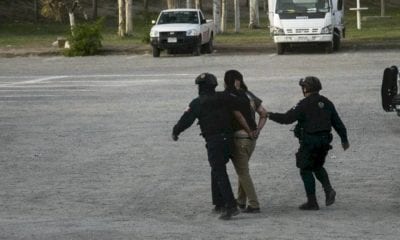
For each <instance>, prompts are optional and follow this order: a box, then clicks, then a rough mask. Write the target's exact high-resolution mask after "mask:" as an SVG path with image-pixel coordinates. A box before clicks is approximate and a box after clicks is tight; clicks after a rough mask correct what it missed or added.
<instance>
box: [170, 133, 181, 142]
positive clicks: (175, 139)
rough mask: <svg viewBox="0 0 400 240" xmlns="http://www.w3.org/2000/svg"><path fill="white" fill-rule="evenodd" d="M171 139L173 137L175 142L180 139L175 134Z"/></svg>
mask: <svg viewBox="0 0 400 240" xmlns="http://www.w3.org/2000/svg"><path fill="white" fill-rule="evenodd" d="M171 137H172V140H174V141H178V139H179V137H178V135H175V134H172V135H171Z"/></svg>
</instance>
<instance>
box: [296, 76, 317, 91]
mask: <svg viewBox="0 0 400 240" xmlns="http://www.w3.org/2000/svg"><path fill="white" fill-rule="evenodd" d="M299 85H300V86H301V87H302V88H306V89H307V92H318V91H319V90H321V89H322V85H321V82H320V81H319V79H318V78H317V77H313V76H307V77H305V78H302V79H300V81H299Z"/></svg>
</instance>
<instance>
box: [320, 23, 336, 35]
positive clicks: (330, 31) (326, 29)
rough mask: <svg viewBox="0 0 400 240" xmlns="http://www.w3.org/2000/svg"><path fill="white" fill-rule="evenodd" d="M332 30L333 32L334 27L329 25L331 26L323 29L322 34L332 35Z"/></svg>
mask: <svg viewBox="0 0 400 240" xmlns="http://www.w3.org/2000/svg"><path fill="white" fill-rule="evenodd" d="M332 30H333V27H332V25H329V26H326V27H324V28H322V29H321V33H322V34H330V33H332Z"/></svg>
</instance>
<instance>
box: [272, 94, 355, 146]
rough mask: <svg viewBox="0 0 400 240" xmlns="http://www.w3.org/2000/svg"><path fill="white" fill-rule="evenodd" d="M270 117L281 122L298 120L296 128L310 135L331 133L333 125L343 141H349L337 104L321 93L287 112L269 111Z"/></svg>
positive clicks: (307, 98)
mask: <svg viewBox="0 0 400 240" xmlns="http://www.w3.org/2000/svg"><path fill="white" fill-rule="evenodd" d="M269 118H270V119H271V120H272V121H275V122H278V123H281V124H290V123H293V122H295V121H298V122H297V126H296V128H298V129H299V128H301V129H302V131H304V134H309V135H318V134H321V133H324V132H326V133H330V132H331V128H332V127H333V128H334V129H335V131H336V132H337V133H338V135H339V136H340V139H341V141H342V143H348V139H347V130H346V127H345V126H344V124H343V122H342V120H341V119H340V117H339V115H338V113H337V111H336V109H335V106H334V105H333V103H332V102H331V101H330V100H329V99H328V98H326V97H324V96H322V95H320V94H319V93H314V94H311V95H310V96H308V97H306V98H304V99H302V100H301V101H300V102H299V103H298V104H297V105H296V106H294V107H293V108H292V109H290V110H289V111H287V112H286V113H269Z"/></svg>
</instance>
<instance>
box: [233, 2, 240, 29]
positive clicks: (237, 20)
mask: <svg viewBox="0 0 400 240" xmlns="http://www.w3.org/2000/svg"><path fill="white" fill-rule="evenodd" d="M234 1H235V2H234V4H235V6H234V8H235V32H236V33H238V32H240V1H239V0H234Z"/></svg>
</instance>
